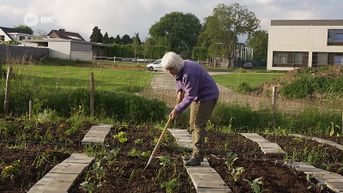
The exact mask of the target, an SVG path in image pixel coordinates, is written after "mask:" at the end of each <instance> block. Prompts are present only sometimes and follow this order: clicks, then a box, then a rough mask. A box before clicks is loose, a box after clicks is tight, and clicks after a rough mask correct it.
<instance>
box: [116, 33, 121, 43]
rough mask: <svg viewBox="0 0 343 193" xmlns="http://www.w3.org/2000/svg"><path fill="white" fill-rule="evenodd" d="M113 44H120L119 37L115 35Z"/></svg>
mask: <svg viewBox="0 0 343 193" xmlns="http://www.w3.org/2000/svg"><path fill="white" fill-rule="evenodd" d="M114 43H116V44H121V38H120V35H117V37H116V38H115V39H114Z"/></svg>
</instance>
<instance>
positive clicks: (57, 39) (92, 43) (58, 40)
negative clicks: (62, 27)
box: [23, 38, 111, 47]
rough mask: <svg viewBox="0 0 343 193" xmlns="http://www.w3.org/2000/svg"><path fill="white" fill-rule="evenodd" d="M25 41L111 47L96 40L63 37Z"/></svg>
mask: <svg viewBox="0 0 343 193" xmlns="http://www.w3.org/2000/svg"><path fill="white" fill-rule="evenodd" d="M23 42H30V43H40V42H42V43H44V42H72V43H81V44H90V45H92V46H95V47H111V46H110V45H105V44H101V43H96V42H88V41H80V40H74V39H61V38H47V39H40V40H24V41H23Z"/></svg>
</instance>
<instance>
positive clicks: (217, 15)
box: [199, 3, 260, 66]
mask: <svg viewBox="0 0 343 193" xmlns="http://www.w3.org/2000/svg"><path fill="white" fill-rule="evenodd" d="M259 23H260V21H259V20H258V19H257V18H256V16H255V14H254V13H253V12H250V11H249V10H248V9H247V8H246V7H243V6H240V5H239V4H238V3H234V4H231V5H224V4H219V5H217V6H216V7H215V8H214V9H213V14H212V15H211V16H209V17H207V18H206V20H205V25H204V30H203V32H202V33H201V35H200V38H199V44H200V45H201V46H207V47H208V49H209V55H210V56H221V57H225V58H227V59H229V61H230V63H229V64H228V66H229V65H231V64H232V63H233V60H234V59H235V53H236V50H235V49H236V46H237V43H238V39H239V37H240V36H242V35H247V37H248V38H249V37H250V35H251V33H253V32H254V31H255V30H256V29H257V28H258V26H259Z"/></svg>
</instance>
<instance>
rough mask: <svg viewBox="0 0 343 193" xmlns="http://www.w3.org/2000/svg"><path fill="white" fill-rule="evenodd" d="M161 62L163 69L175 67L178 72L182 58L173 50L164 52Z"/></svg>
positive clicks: (181, 65)
mask: <svg viewBox="0 0 343 193" xmlns="http://www.w3.org/2000/svg"><path fill="white" fill-rule="evenodd" d="M161 64H162V67H163V69H164V70H168V69H175V70H176V72H177V73H178V72H180V70H181V68H182V67H183V59H182V58H181V56H179V55H178V54H176V53H175V52H167V53H166V54H164V56H163V58H162V62H161Z"/></svg>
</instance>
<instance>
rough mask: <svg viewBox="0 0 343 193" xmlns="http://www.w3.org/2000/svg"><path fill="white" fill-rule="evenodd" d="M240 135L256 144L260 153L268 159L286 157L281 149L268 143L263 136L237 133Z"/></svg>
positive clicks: (274, 144) (275, 144)
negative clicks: (268, 157)
mask: <svg viewBox="0 0 343 193" xmlns="http://www.w3.org/2000/svg"><path fill="white" fill-rule="evenodd" d="M239 134H240V135H242V136H244V137H245V138H247V139H249V140H251V141H254V142H256V143H257V144H258V145H259V146H260V148H261V151H262V152H263V153H264V154H265V155H267V156H270V157H274V156H279V155H282V156H283V155H286V152H285V151H283V150H282V148H281V147H280V146H279V145H278V144H277V143H272V142H269V141H268V140H267V139H265V138H264V137H263V136H260V135H259V134H257V133H239Z"/></svg>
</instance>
